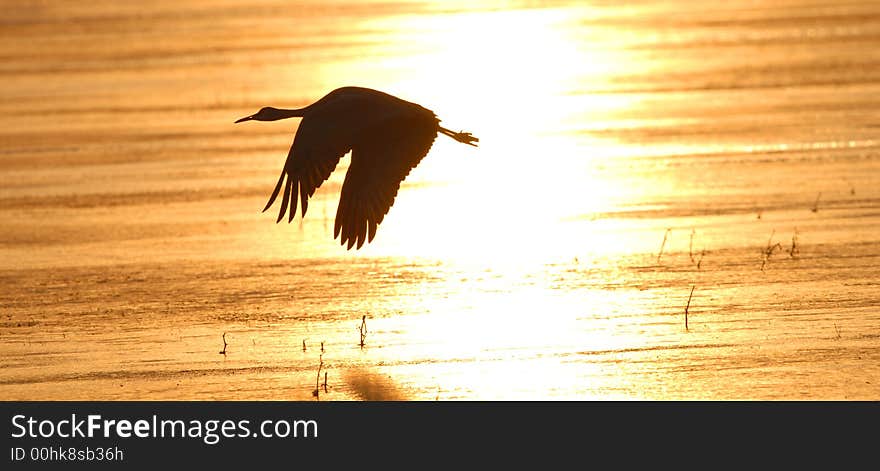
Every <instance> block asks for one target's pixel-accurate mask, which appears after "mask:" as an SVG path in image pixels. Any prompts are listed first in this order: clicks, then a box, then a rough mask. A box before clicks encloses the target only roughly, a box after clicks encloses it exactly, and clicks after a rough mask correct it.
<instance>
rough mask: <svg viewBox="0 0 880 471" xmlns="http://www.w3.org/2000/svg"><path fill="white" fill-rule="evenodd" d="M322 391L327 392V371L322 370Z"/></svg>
mask: <svg viewBox="0 0 880 471" xmlns="http://www.w3.org/2000/svg"><path fill="white" fill-rule="evenodd" d="M324 392H327V372H326V371H325V372H324Z"/></svg>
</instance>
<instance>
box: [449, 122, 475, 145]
mask: <svg viewBox="0 0 880 471" xmlns="http://www.w3.org/2000/svg"><path fill="white" fill-rule="evenodd" d="M440 132H441V133H443V134H445V135H447V136H449V137H451V138H453V139H455V140H456V141H458V142H461V143H462V144H467V145H469V146H474V147H477V145H476V144H474V143H475V142H480V140H479V139H478V138H476V137H474V136H472V135H471V133H469V132H453V131H450V130H448V129H446V128H444V127H442V126H440Z"/></svg>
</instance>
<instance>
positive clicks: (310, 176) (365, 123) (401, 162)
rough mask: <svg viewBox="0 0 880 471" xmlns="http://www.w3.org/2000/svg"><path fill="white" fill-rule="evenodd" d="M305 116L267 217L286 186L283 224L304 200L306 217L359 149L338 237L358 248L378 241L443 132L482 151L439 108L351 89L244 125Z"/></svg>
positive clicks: (268, 112)
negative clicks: (403, 187) (313, 200)
mask: <svg viewBox="0 0 880 471" xmlns="http://www.w3.org/2000/svg"><path fill="white" fill-rule="evenodd" d="M287 118H302V121H301V122H300V125H299V128H298V129H297V131H296V136H295V137H294V138H293V145H291V147H290V152H288V154H287V161H286V162H285V163H284V168H283V169H282V170H281V177H280V178H278V183H277V184H276V185H275V190H274V191H272V196H270V197H269V202H268V203H267V204H266V207H265V208H263V212H265V211H266V210H267V209H269V208H270V207H271V206H272V203H274V202H275V199H276V198H277V197H278V194H279V193H281V188H282V187H284V192H283V193H281V195H282V198H281V210H280V211H279V213H278V219H277V220H276V221H275V222H276V223H278V222H281V220H282V219H284V215H285V214H287V213H288V209H289V210H290V211H289V216H288V220H287V222H290V221H292V220H293V217H294V215H295V214H296V207H297V200H299V205H300V207H301V208H302V216H303V217H305V215H306V210H307V209H308V205H309V198H310V197H311V196H312V195H313V194H314V193H315V190H316V189H317V188H318V187H320V186H321V184H322V183H324V182H325V181H326V180H327V178H329V177H330V174H331V173H332V172H333V170H334V169H335V168H336V164H337V163H339V159H341V158H342V156H344V155H345V154H346V153H348V152H349V151H351V164H350V165H349V168H348V173H346V175H345V181H344V182H343V184H342V192H341V195H340V197H339V207H338V208H337V210H336V221H335V224H334V227H333V238H334V239H336V238H337V237H340V236H341V237H340V242H341V244H342V245H343V246H345V245H348V250H351V248H352V247H357V248H358V249H360V248H361V246H362V245H363V244H364V242H372V241H373V237H375V235H376V228H377V227H378V225H379V223H381V222H382V220H383V219H384V218H385V215H386V214H388V210H389V209H390V208H391V205H392V204H393V203H394V198H395V197H396V196H397V191H398V190H399V189H400V183H401V182H402V181H403V180H404V179H405V178H406V176H407V175H409V172H410V171H411V170H412V169H413V168H415V166H416V165H418V164H419V162H420V161H421V160H422V159H423V158H424V157H425V155H427V154H428V151H429V150H430V149H431V145H432V144H433V143H434V139H435V138H436V137H437V133H440V134H444V135H446V136H449V137H451V138H453V139H455V140H456V141H458V142H461V143H464V144H468V145H472V146H474V147H476V144H475V142H479V139H477V138H476V137H473V136H472V135H471V134H470V133H466V132H453V131H450V130H449V129H446V128H444V127H442V126H440V120H439V119H438V118H437V116H436V115H435V114H434V112H433V111H431V110H429V109H427V108H424V107H422V106H420V105H417V104H415V103H410V102H408V101H405V100H402V99H400V98H397V97H395V96H392V95H389V94H387V93H384V92H380V91H378V90H372V89H369V88H361V87H343V88H338V89H336V90H333V91H332V92H330V93H328V94H327V95H326V96H324V97H323V98H321V99H320V100H318V101H316V102H315V103H313V104H311V105H309V106H306V107H305V108H300V109H279V108H272V107H265V108H262V109H261V110H260V111H258V112H257V113H255V114H252V115H250V116H245V117H244V118H241V119H239V120H238V121H236V123H241V122H243V121H250V120H256V121H277V120H279V119H287Z"/></svg>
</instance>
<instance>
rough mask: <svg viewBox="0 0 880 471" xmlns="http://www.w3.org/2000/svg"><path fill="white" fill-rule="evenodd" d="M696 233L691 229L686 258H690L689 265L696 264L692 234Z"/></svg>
mask: <svg viewBox="0 0 880 471" xmlns="http://www.w3.org/2000/svg"><path fill="white" fill-rule="evenodd" d="M696 233H697V230H696V229H691V240H690V242H689V243H688V256H689V257H690V258H691V263H697V262H696V261H695V260H694V234H696Z"/></svg>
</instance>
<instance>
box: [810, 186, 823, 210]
mask: <svg viewBox="0 0 880 471" xmlns="http://www.w3.org/2000/svg"><path fill="white" fill-rule="evenodd" d="M821 196H822V192H821V191H820V192H819V194H818V195H816V202H815V203H813V207H812V208H810V211H812V212H814V213H818V212H819V198H820V197H821Z"/></svg>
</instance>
